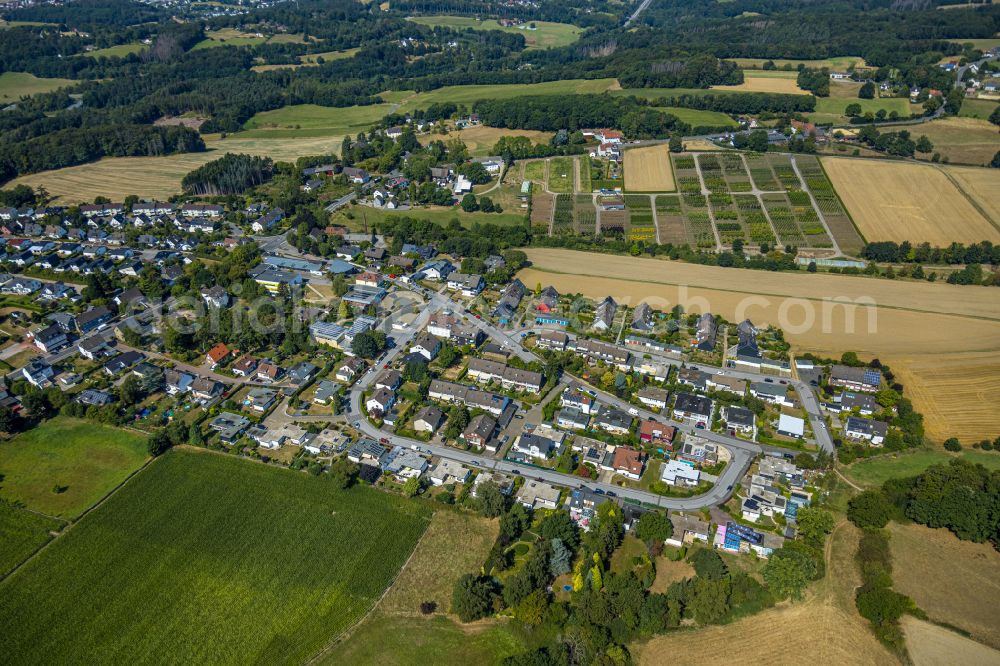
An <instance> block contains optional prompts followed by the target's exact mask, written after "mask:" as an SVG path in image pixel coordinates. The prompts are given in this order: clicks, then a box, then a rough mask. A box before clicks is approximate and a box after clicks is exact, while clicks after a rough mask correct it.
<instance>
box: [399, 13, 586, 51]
mask: <svg viewBox="0 0 1000 666" xmlns="http://www.w3.org/2000/svg"><path fill="white" fill-rule="evenodd" d="M407 20H409V21H413V22H414V23H419V24H421V25H428V26H431V27H432V28H433V27H437V26H443V27H445V28H453V29H455V30H465V29H466V28H471V29H472V30H500V31H501V32H509V33H511V34H513V35H524V43H525V47H526V48H528V49H547V48H551V47H553V46H567V45H569V44H572V43H573V42H575V41H576V40H577V39H578V38H579V36H580V33H581V32H583V30H582V29H580V28H578V27H576V26H575V25H570V24H568V23H550V22H549V21H531V22H530V23H523V24H521V25H519V26H511V27H505V26H502V25H500V24H499V23H497V22H496V21H494V20H493V19H486V20H480V19H475V18H471V17H467V16H412V17H410V18H409V19H407ZM529 25H532V26H534V27H535V29H534V30H531V29H529V28H528V26H529Z"/></svg>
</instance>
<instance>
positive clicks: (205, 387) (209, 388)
mask: <svg viewBox="0 0 1000 666" xmlns="http://www.w3.org/2000/svg"><path fill="white" fill-rule="evenodd" d="M225 390H226V385H225V384H223V383H222V382H217V381H215V380H214V379H209V378H208V377H195V379H194V381H193V382H191V396H192V397H193V398H194V399H195V400H199V401H201V402H202V403H203V404H204V403H207V402H209V401H211V400H215V399H216V398H218V397H219V396H221V395H222V394H223V393H224V392H225Z"/></svg>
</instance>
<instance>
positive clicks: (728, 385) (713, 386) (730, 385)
mask: <svg viewBox="0 0 1000 666" xmlns="http://www.w3.org/2000/svg"><path fill="white" fill-rule="evenodd" d="M705 386H706V387H707V388H708V389H710V390H712V391H725V392H727V393H733V394H735V395H738V396H742V395H743V394H745V393H746V392H747V383H746V380H743V379H737V378H736V377H730V376H728V375H722V374H719V375H709V376H708V379H706V380H705Z"/></svg>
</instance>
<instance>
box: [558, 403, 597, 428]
mask: <svg viewBox="0 0 1000 666" xmlns="http://www.w3.org/2000/svg"><path fill="white" fill-rule="evenodd" d="M556 424H557V425H558V426H559V427H560V428H567V429H569V430H586V429H587V427H588V426H589V425H590V417H589V416H587V415H586V414H584V413H583V412H582V411H580V410H579V409H577V408H576V407H563V408H562V409H560V410H559V413H558V414H556Z"/></svg>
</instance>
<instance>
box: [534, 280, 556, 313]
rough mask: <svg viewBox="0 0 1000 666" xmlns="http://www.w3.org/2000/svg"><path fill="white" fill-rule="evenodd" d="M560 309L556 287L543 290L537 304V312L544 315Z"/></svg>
mask: <svg viewBox="0 0 1000 666" xmlns="http://www.w3.org/2000/svg"><path fill="white" fill-rule="evenodd" d="M558 307H559V292H558V291H556V289H555V287H552V286H548V287H546V288H545V289H542V292H541V293H540V294H539V295H538V302H537V303H535V310H537V311H538V312H542V313H546V314H547V313H549V312H554V311H555V310H556V309H557V308H558Z"/></svg>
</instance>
